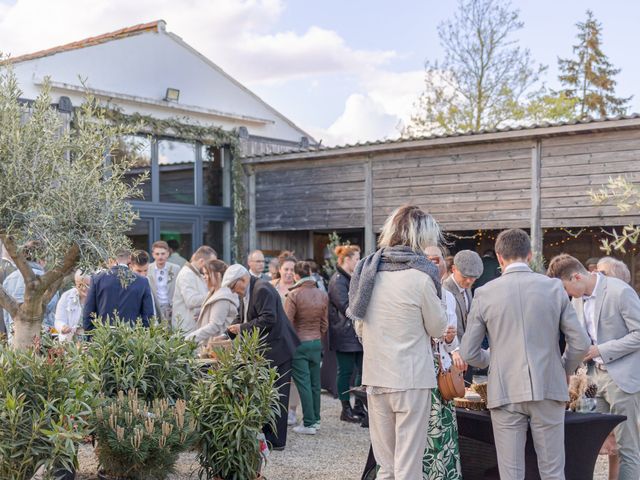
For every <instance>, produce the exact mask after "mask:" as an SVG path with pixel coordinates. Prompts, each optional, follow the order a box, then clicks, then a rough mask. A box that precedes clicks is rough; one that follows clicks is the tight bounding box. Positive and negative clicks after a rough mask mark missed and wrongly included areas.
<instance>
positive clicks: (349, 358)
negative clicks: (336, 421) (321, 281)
mask: <svg viewBox="0 0 640 480" xmlns="http://www.w3.org/2000/svg"><path fill="white" fill-rule="evenodd" d="M335 254H336V257H337V262H336V272H335V273H334V274H333V276H332V277H331V280H330V281H329V348H330V349H331V350H333V351H335V352H336V360H337V363H338V377H337V386H338V398H339V399H340V402H341V403H342V413H341V414H340V420H342V421H343V422H355V423H357V422H360V421H361V420H362V419H363V417H364V415H365V412H364V407H363V406H362V402H360V401H358V400H356V408H355V409H352V408H351V394H350V393H349V389H350V388H351V385H350V382H351V378H352V376H353V372H354V370H357V371H358V377H357V378H356V382H355V384H356V385H360V381H359V380H360V377H361V376H362V344H361V343H360V341H359V340H358V337H357V336H356V332H355V330H354V329H353V322H352V321H351V319H350V318H349V317H347V307H348V306H349V282H350V281H351V274H352V273H353V271H354V270H355V268H356V265H357V264H358V262H359V261H360V247H358V246H357V245H338V246H337V247H336V248H335Z"/></svg>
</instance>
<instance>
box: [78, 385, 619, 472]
mask: <svg viewBox="0 0 640 480" xmlns="http://www.w3.org/2000/svg"><path fill="white" fill-rule="evenodd" d="M339 416H340V402H339V401H338V400H335V399H334V398H332V397H331V396H329V395H325V394H323V395H322V411H321V417H322V428H321V430H320V431H319V432H318V434H317V435H299V434H295V433H293V432H292V431H291V429H290V430H289V434H288V435H289V436H288V437H287V448H286V449H285V450H284V451H283V452H272V453H271V455H270V456H269V459H268V463H267V466H266V468H265V471H264V475H265V477H266V479H267V480H358V479H359V478H360V476H361V475H362V470H363V468H364V464H365V461H366V459H367V453H368V451H369V430H367V429H365V428H362V427H360V426H359V425H357V424H348V423H346V422H341V421H340V420H339ZM79 461H80V472H79V474H78V476H77V478H78V480H95V479H97V475H96V471H97V463H96V459H95V456H94V455H93V449H92V448H91V446H90V445H83V446H82V447H81V449H80V454H79ZM197 471H198V462H197V460H196V455H195V453H193V452H189V453H185V454H182V455H181V456H180V459H179V461H178V464H177V465H176V473H175V474H173V475H171V476H169V480H196V479H198V472H197ZM606 472H607V470H606V460H604V458H603V457H600V459H599V461H598V465H597V466H596V475H595V476H594V480H606V479H607V475H606ZM585 480H588V479H585Z"/></svg>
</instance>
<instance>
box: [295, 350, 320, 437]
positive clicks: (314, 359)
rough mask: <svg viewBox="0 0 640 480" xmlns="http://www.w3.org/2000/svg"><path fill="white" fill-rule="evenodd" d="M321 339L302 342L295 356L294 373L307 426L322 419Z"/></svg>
mask: <svg viewBox="0 0 640 480" xmlns="http://www.w3.org/2000/svg"><path fill="white" fill-rule="evenodd" d="M321 357H322V344H321V343H320V340H309V341H307V342H302V343H301V344H300V346H299V347H298V349H297V350H296V353H295V355H294V356H293V363H292V368H291V370H292V374H293V381H294V382H296V387H298V393H299V394H300V404H301V405H302V415H303V422H304V426H305V427H311V426H313V425H314V424H316V423H318V422H319V421H320V360H321Z"/></svg>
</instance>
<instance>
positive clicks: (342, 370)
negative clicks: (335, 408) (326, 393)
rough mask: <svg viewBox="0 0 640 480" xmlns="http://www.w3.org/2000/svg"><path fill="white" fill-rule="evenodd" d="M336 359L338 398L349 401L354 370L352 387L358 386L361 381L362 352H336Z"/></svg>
mask: <svg viewBox="0 0 640 480" xmlns="http://www.w3.org/2000/svg"><path fill="white" fill-rule="evenodd" d="M336 357H337V359H338V398H340V400H349V399H350V398H351V397H350V395H349V389H351V378H352V376H353V371H354V370H355V369H357V375H356V378H355V379H354V382H353V386H354V387H357V386H359V385H360V381H361V379H362V352H336Z"/></svg>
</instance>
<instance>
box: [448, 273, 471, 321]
mask: <svg viewBox="0 0 640 480" xmlns="http://www.w3.org/2000/svg"><path fill="white" fill-rule="evenodd" d="M451 279H452V280H453V283H455V284H456V287H458V290H459V291H460V293H461V294H462V297H463V298H464V306H465V308H466V309H467V313H469V292H468V291H467V289H466V288H462V287H461V286H460V285H458V282H456V277H454V276H453V275H452V276H451Z"/></svg>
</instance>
